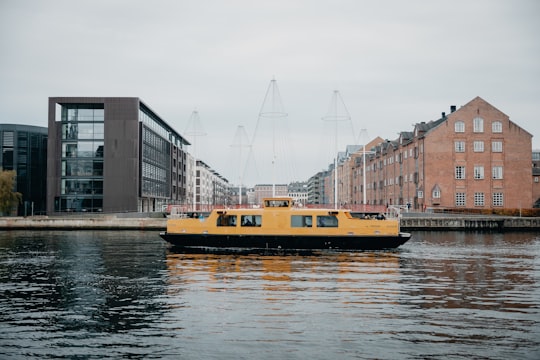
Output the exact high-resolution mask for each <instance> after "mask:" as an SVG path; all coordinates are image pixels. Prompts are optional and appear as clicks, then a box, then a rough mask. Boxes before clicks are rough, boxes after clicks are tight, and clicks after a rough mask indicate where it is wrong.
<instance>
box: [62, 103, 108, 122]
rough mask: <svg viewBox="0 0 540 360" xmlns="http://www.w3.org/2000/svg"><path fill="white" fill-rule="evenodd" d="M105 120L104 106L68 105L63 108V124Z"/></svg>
mask: <svg viewBox="0 0 540 360" xmlns="http://www.w3.org/2000/svg"><path fill="white" fill-rule="evenodd" d="M104 120H105V110H104V108H103V104H66V105H63V106H62V122H78V121H92V122H94V121H100V122H103V121H104Z"/></svg>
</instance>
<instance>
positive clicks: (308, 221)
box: [217, 214, 338, 228]
mask: <svg viewBox="0 0 540 360" xmlns="http://www.w3.org/2000/svg"><path fill="white" fill-rule="evenodd" d="M237 218H238V216H237V215H228V214H223V215H220V216H218V219H217V226H237V224H238V221H237ZM316 224H317V227H337V226H338V218H337V217H336V216H335V215H317V217H316ZM261 225H262V217H261V215H241V216H240V226H256V227H259V226H261ZM312 226H313V217H312V216H311V215H291V227H295V228H298V227H312Z"/></svg>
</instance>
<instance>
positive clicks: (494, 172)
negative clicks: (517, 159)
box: [491, 166, 503, 179]
mask: <svg viewBox="0 0 540 360" xmlns="http://www.w3.org/2000/svg"><path fill="white" fill-rule="evenodd" d="M491 177H492V178H493V179H502V178H503V167H502V166H494V167H493V168H492V169H491Z"/></svg>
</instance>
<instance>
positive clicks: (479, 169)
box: [474, 165, 484, 180]
mask: <svg viewBox="0 0 540 360" xmlns="http://www.w3.org/2000/svg"><path fill="white" fill-rule="evenodd" d="M474 178H475V179H476V180H480V179H483V178H484V167H483V166H480V165H479V166H475V167H474Z"/></svg>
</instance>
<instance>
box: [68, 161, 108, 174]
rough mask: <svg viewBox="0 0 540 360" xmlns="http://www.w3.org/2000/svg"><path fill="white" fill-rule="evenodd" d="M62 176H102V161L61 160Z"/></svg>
mask: <svg viewBox="0 0 540 360" xmlns="http://www.w3.org/2000/svg"><path fill="white" fill-rule="evenodd" d="M62 176H103V160H78V159H76V160H62Z"/></svg>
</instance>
